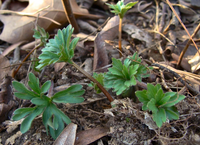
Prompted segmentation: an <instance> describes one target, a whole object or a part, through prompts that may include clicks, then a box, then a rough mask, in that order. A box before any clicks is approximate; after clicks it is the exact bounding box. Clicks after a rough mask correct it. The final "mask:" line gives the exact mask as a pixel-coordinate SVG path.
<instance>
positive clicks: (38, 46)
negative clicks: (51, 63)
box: [12, 43, 43, 78]
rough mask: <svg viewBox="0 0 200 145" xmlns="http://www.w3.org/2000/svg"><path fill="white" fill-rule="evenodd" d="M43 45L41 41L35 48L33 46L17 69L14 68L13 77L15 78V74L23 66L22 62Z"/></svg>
mask: <svg viewBox="0 0 200 145" xmlns="http://www.w3.org/2000/svg"><path fill="white" fill-rule="evenodd" d="M41 46H43V43H40V44H39V45H37V46H36V47H35V48H33V49H32V50H31V51H30V52H29V54H28V55H27V56H26V57H25V58H24V59H23V61H22V63H21V64H20V65H19V66H18V68H17V69H16V70H14V71H13V72H12V77H13V78H14V77H15V75H16V74H17V72H18V71H19V69H20V68H21V66H22V64H23V63H24V62H25V61H26V60H27V59H28V57H29V56H30V55H31V54H32V53H33V51H34V50H36V49H38V48H40V47H41Z"/></svg>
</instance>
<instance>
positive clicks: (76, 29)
mask: <svg viewBox="0 0 200 145" xmlns="http://www.w3.org/2000/svg"><path fill="white" fill-rule="evenodd" d="M62 5H63V7H64V10H65V15H66V16H67V18H68V21H69V23H70V24H71V25H72V26H73V27H74V33H78V32H79V27H78V24H77V22H76V19H75V17H74V14H73V12H72V8H71V4H70V2H69V0H62Z"/></svg>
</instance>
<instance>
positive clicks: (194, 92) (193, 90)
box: [152, 63, 200, 96]
mask: <svg viewBox="0 0 200 145" xmlns="http://www.w3.org/2000/svg"><path fill="white" fill-rule="evenodd" d="M152 66H156V67H159V69H161V70H164V71H167V72H170V73H171V74H173V75H174V77H175V78H176V79H178V80H179V81H180V82H181V83H182V84H183V85H184V86H186V87H187V88H188V89H189V90H190V91H191V92H192V93H193V94H194V95H198V96H199V95H200V93H199V92H198V91H197V90H195V89H194V88H192V87H191V86H190V85H188V84H187V83H186V82H185V81H184V80H183V79H182V78H181V76H180V75H179V74H177V73H176V72H174V71H172V70H170V69H169V68H167V67H165V66H162V65H160V64H158V63H154V64H152Z"/></svg>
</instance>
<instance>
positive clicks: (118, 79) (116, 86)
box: [104, 53, 149, 95]
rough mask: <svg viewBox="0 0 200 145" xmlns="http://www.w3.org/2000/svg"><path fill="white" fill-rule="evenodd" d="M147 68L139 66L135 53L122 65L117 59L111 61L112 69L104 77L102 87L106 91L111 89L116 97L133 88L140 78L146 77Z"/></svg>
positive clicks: (139, 60)
mask: <svg viewBox="0 0 200 145" xmlns="http://www.w3.org/2000/svg"><path fill="white" fill-rule="evenodd" d="M148 70H149V68H148V67H147V66H145V65H143V64H141V58H140V57H139V56H138V54H137V53H134V55H133V56H132V57H128V58H126V59H125V60H124V64H122V62H121V61H120V60H118V59H115V58H113V59H112V68H109V69H108V72H107V73H106V75H105V76H104V86H105V88H107V89H110V88H113V91H114V92H116V94H117V95H120V94H122V93H124V92H125V91H127V90H129V89H130V87H131V86H135V85H136V83H137V80H138V81H140V82H141V81H142V78H145V77H148V76H149V74H148Z"/></svg>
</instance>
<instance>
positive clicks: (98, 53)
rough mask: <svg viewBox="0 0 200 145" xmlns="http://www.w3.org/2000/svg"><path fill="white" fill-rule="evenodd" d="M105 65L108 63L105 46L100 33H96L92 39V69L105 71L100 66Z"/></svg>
mask: <svg viewBox="0 0 200 145" xmlns="http://www.w3.org/2000/svg"><path fill="white" fill-rule="evenodd" d="M106 65H108V55H107V52H106V48H105V42H104V40H102V38H101V34H98V35H97V37H96V39H95V41H94V63H93V71H97V72H105V71H106V70H107V69H105V68H104V69H102V67H104V66H106ZM98 69H100V70H98Z"/></svg>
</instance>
